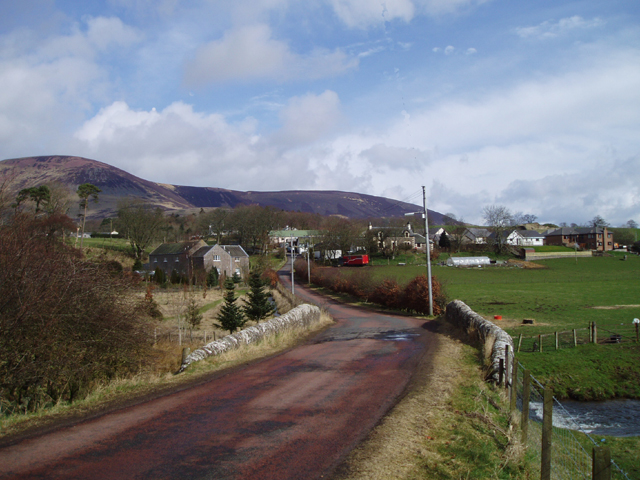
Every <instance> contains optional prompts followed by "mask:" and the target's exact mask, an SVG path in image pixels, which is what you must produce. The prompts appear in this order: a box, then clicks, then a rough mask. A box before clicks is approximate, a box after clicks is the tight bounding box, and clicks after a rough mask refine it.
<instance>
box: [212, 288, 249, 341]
mask: <svg viewBox="0 0 640 480" xmlns="http://www.w3.org/2000/svg"><path fill="white" fill-rule="evenodd" d="M235 288H236V286H235V284H234V283H233V280H232V279H231V278H227V279H226V280H225V282H224V289H225V293H224V305H223V306H222V309H221V310H220V313H219V314H218V317H217V320H218V323H217V324H216V326H217V327H219V328H222V329H224V330H229V333H233V332H235V331H236V330H238V329H240V328H242V327H243V325H244V324H245V323H246V322H247V320H246V318H245V317H244V313H243V312H242V309H241V308H240V307H239V306H238V305H236V303H235V302H236V295H235Z"/></svg>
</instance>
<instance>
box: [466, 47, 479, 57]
mask: <svg viewBox="0 0 640 480" xmlns="http://www.w3.org/2000/svg"><path fill="white" fill-rule="evenodd" d="M465 53H466V54H467V55H475V54H476V53H478V50H476V49H475V48H467V51H466V52H465Z"/></svg>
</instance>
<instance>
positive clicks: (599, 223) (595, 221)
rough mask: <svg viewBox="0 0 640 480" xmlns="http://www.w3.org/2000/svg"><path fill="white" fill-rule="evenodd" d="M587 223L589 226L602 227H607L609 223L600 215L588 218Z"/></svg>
mask: <svg viewBox="0 0 640 480" xmlns="http://www.w3.org/2000/svg"><path fill="white" fill-rule="evenodd" d="M588 225H589V226H590V227H596V228H604V227H608V226H609V223H608V222H607V221H606V220H605V219H604V218H602V217H601V216H600V215H596V216H595V217H593V218H592V219H591V220H589V222H588Z"/></svg>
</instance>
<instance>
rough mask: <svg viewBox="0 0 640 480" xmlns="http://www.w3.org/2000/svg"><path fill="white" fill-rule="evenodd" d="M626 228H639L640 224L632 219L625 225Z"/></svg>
mask: <svg viewBox="0 0 640 480" xmlns="http://www.w3.org/2000/svg"><path fill="white" fill-rule="evenodd" d="M624 226H625V227H627V228H638V222H636V221H635V220H633V219H632V220H629V221H628V222H627V223H625V224H624Z"/></svg>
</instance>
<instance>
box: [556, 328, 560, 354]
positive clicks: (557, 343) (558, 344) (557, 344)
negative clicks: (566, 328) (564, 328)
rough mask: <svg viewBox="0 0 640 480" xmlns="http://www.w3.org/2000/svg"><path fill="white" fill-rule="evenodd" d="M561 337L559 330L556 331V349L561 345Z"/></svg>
mask: <svg viewBox="0 0 640 480" xmlns="http://www.w3.org/2000/svg"><path fill="white" fill-rule="evenodd" d="M559 338H560V336H559V334H558V332H557V331H556V350H558V349H559V347H560V342H559V341H558V340H559Z"/></svg>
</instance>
